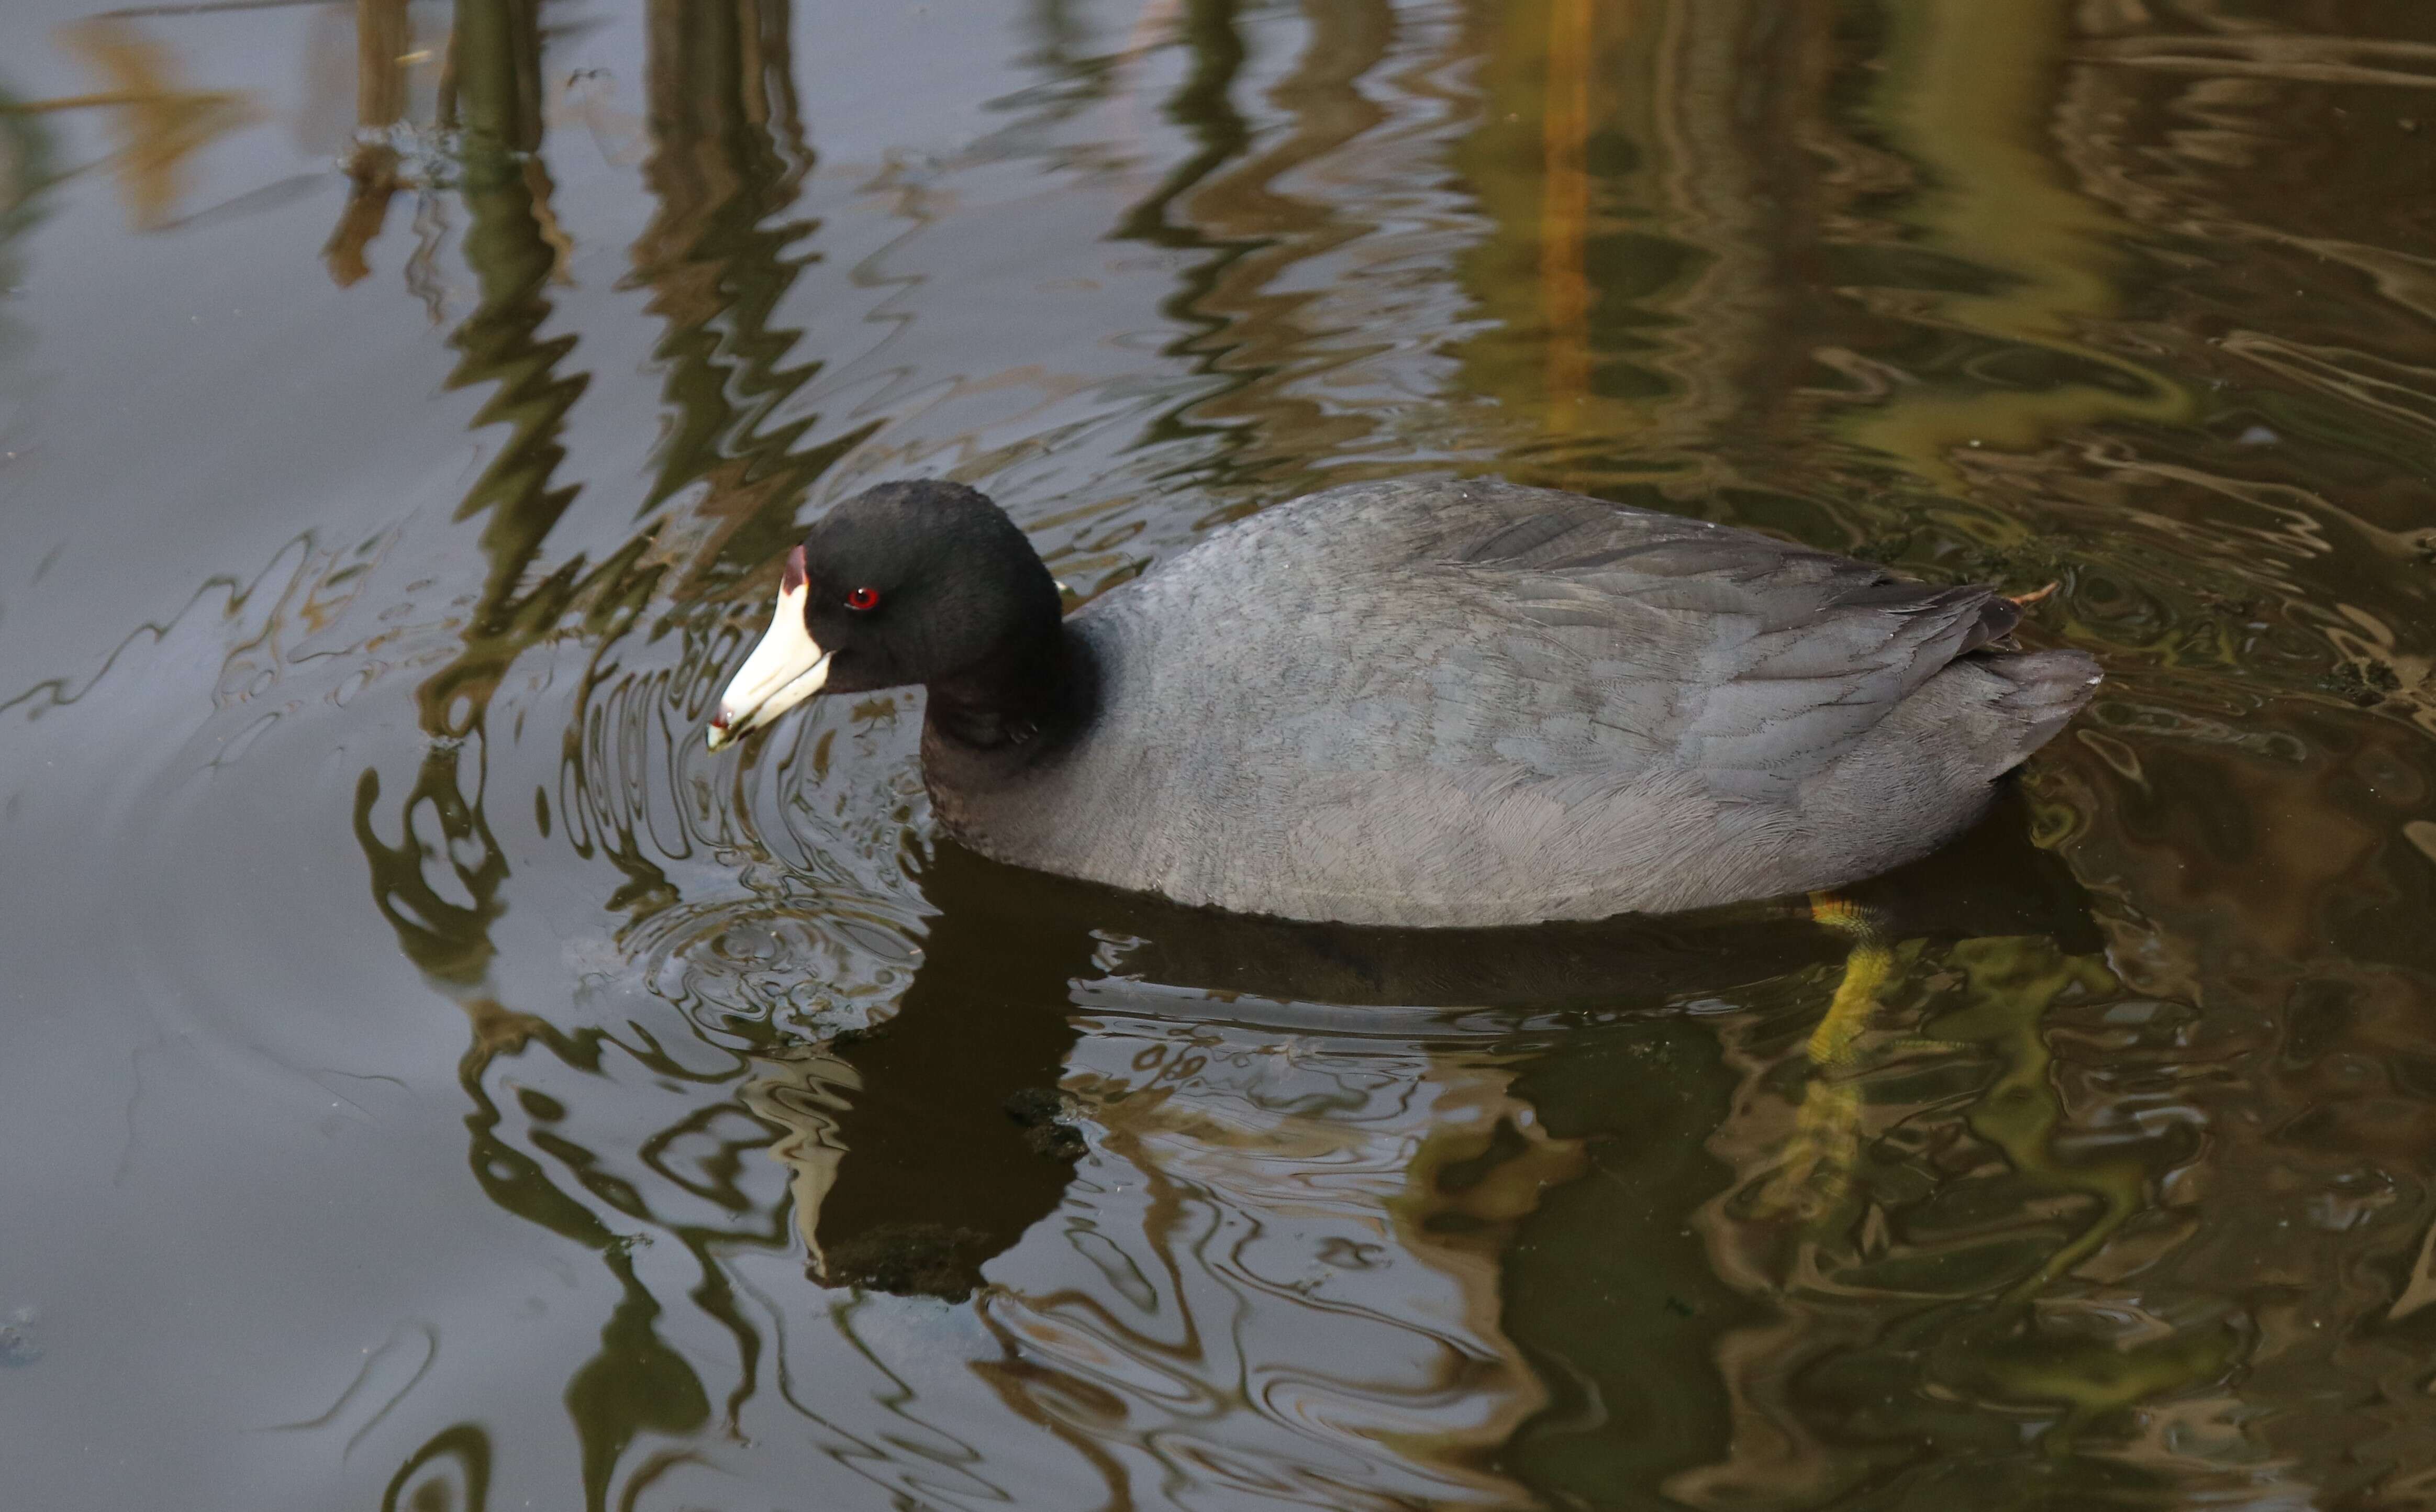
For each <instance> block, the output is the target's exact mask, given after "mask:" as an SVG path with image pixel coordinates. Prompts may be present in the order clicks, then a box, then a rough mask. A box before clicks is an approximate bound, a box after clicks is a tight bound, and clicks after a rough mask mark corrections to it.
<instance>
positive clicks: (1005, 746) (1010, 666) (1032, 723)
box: [924, 622, 1091, 765]
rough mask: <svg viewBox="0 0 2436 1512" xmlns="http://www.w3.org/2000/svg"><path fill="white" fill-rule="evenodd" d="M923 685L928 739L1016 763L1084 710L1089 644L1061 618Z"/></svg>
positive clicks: (1052, 742)
mask: <svg viewBox="0 0 2436 1512" xmlns="http://www.w3.org/2000/svg"><path fill="white" fill-rule="evenodd" d="M930 687H931V696H930V707H929V713H928V715H927V717H926V719H925V721H924V722H925V724H926V725H927V726H928V729H927V732H926V733H928V734H929V735H930V736H931V738H932V739H937V740H940V741H943V742H945V743H946V744H947V745H948V747H949V748H951V749H953V750H955V751H957V752H958V753H960V754H968V755H970V756H974V757H976V758H978V759H981V760H983V761H987V762H989V763H991V764H993V765H996V764H1001V763H1004V764H1010V765H1023V764H1027V763H1028V762H1030V761H1031V760H1032V759H1033V758H1034V757H1035V756H1037V755H1038V754H1039V752H1041V751H1043V750H1046V749H1053V748H1054V747H1056V746H1058V745H1062V744H1064V743H1065V741H1066V740H1067V739H1070V738H1071V737H1072V735H1073V733H1074V731H1075V730H1076V729H1077V728H1078V727H1079V726H1080V725H1081V723H1082V721H1084V720H1085V719H1086V718H1087V717H1088V714H1089V708H1090V688H1091V673H1090V657H1089V652H1088V650H1087V649H1086V648H1085V647H1084V645H1083V644H1082V640H1081V637H1079V636H1077V635H1075V634H1072V633H1071V632H1070V631H1069V630H1068V629H1067V627H1066V626H1065V625H1064V624H1063V623H1062V622H1061V623H1059V624H1058V625H1056V626H1055V627H1054V628H1053V629H1052V630H1050V631H1049V632H1048V633H1046V634H1042V635H1040V636H1039V637H1037V638H1035V639H1033V640H1030V641H1027V642H1026V643H1024V644H1023V645H1021V646H1018V647H1014V648H1011V649H1009V650H1007V651H1005V652H1001V653H999V654H998V655H996V656H993V657H991V658H989V659H988V660H987V661H984V662H982V663H981V664H979V665H978V666H975V667H971V668H967V669H966V670H964V671H961V672H958V673H957V674H955V675H954V676H952V677H943V678H939V679H936V680H934V681H933V682H932V683H931V686H930ZM926 743H927V742H926Z"/></svg>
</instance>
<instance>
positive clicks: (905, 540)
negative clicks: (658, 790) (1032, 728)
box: [710, 482, 1062, 749]
mask: <svg viewBox="0 0 2436 1512" xmlns="http://www.w3.org/2000/svg"><path fill="white" fill-rule="evenodd" d="M1061 613H1062V605H1061V603H1060V601H1059V599H1058V594H1057V583H1056V581H1055V580H1054V579H1053V578H1051V577H1050V575H1049V569H1048V568H1047V567H1045V566H1043V565H1041V562H1040V557H1039V554H1038V553H1036V552H1035V551H1034V550H1033V549H1032V543H1031V541H1030V540H1028V539H1027V538H1026V537H1025V536H1024V533H1023V531H1022V530H1018V528H1017V527H1016V524H1015V522H1014V521H1013V520H1010V519H1008V518H1007V517H1006V513H1005V512H1004V511H1002V510H1001V509H1000V508H999V507H998V506H997V505H995V504H993V503H991V502H990V501H989V499H988V498H987V497H985V496H984V495H982V494H980V493H979V492H977V491H975V490H973V489H969V488H966V487H965V486H964V485H963V484H961V483H939V482H908V483H882V484H881V485H879V487H878V488H874V489H870V490H867V491H865V492H863V493H861V494H858V495H855V496H854V497H852V498H850V499H847V500H846V501H845V502H844V503H843V504H840V505H838V506H837V507H836V508H834V509H832V510H830V511H829V512H828V513H827V514H825V515H823V516H822V517H821V519H820V521H819V522H818V523H817V524H815V525H814V526H813V527H812V530H811V533H810V534H809V535H807V536H806V537H805V538H804V544H803V545H802V546H800V547H796V548H795V549H794V550H793V551H792V552H790V553H789V554H788V558H787V571H786V576H785V578H784V580H783V581H782V582H781V583H780V585H779V598H778V612H777V615H776V616H775V617H774V620H773V622H772V624H771V627H770V631H769V634H766V635H765V636H763V637H762V641H761V644H760V645H759V646H758V647H757V648H756V649H755V651H754V652H753V654H752V655H751V656H750V657H748V658H747V659H746V661H745V663H744V666H743V667H742V669H740V670H739V671H738V672H737V674H736V677H735V680H734V681H733V682H731V683H730V684H729V685H728V688H727V693H726V696H725V698H724V699H723V700H722V703H721V706H720V712H719V717H718V718H717V719H716V720H714V721H712V723H711V731H710V743H711V745H712V747H713V748H714V749H716V748H717V747H718V746H720V745H722V744H724V743H725V742H726V741H727V740H729V739H733V738H735V737H737V736H740V735H742V734H743V733H744V732H745V731H747V730H751V729H755V728H757V727H759V726H760V725H763V724H767V723H768V722H770V721H772V720H774V719H776V718H777V717H778V716H779V715H780V714H783V713H785V712H786V711H787V710H788V709H789V708H792V707H793V706H794V705H795V704H799V703H801V702H802V701H803V700H805V699H806V698H809V697H810V696H811V695H812V694H813V693H817V692H833V693H856V692H864V691H868V690H870V689H873V688H881V687H901V686H907V685H909V684H916V683H918V684H922V685H925V686H929V687H930V688H931V692H932V706H933V711H934V712H936V711H937V709H938V708H939V706H940V704H941V703H942V701H943V699H944V700H945V701H946V702H947V703H949V704H957V705H961V706H966V707H970V708H973V709H976V710H981V709H988V710H997V711H1001V712H1005V713H1008V714H1010V715H1017V714H1020V713H1021V712H1022V709H1023V706H1024V705H1025V704H1029V703H1033V702H1037V701H1038V699H1039V698H1041V697H1044V696H1045V690H1044V689H1042V688H1040V687H1035V686H1034V685H1037V684H1045V683H1046V682H1048V681H1051V680H1053V676H1054V658H1055V654H1056V650H1057V647H1058V644H1059V635H1058V620H1059V617H1060V615H1061Z"/></svg>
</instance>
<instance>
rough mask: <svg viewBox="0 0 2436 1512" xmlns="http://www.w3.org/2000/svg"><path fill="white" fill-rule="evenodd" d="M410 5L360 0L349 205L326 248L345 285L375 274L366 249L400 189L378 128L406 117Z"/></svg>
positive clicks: (394, 157)
mask: <svg viewBox="0 0 2436 1512" xmlns="http://www.w3.org/2000/svg"><path fill="white" fill-rule="evenodd" d="M408 4H409V0H356V125H357V141H356V145H355V148H354V150H353V151H351V152H350V153H349V154H348V157H347V180H348V185H347V204H346V208H345V209H343V210H341V211H340V212H339V227H338V229H337V230H336V231H333V232H332V233H330V241H329V245H328V246H326V247H324V248H323V249H322V260H323V261H324V262H325V263H327V264H328V265H329V269H330V278H331V281H332V282H334V283H336V284H338V285H339V286H340V287H345V286H347V285H350V284H355V283H358V282H360V281H361V280H362V279H363V278H364V277H365V276H366V275H368V274H369V273H371V271H372V268H371V265H370V264H368V263H367V262H366V261H365V259H364V249H365V248H366V247H368V246H370V245H371V244H372V241H373V238H374V237H375V236H378V235H380V230H381V223H382V222H383V221H385V220H387V219H388V218H389V202H390V200H391V199H392V197H394V196H395V195H396V193H397V190H398V152H397V148H396V146H395V145H394V144H392V143H391V142H389V141H386V140H383V139H381V138H379V137H377V136H375V135H374V133H375V132H385V131H386V130H388V129H389V128H391V127H393V126H395V125H397V124H398V123H399V122H400V121H402V120H404V119H405V118H406V96H407V70H408V68H409V67H410V66H411V61H410V55H411V53H412V51H413V44H414V27H413V25H412V23H411V22H410V21H409V18H408V13H407V6H408ZM452 54H453V49H452Z"/></svg>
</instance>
